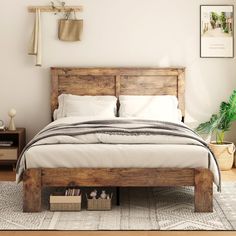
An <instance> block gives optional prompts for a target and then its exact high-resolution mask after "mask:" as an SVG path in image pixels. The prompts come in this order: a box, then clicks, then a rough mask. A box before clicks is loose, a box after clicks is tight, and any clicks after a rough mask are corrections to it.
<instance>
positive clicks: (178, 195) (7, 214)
mask: <svg viewBox="0 0 236 236" xmlns="http://www.w3.org/2000/svg"><path fill="white" fill-rule="evenodd" d="M82 190H83V189H82ZM112 190H113V191H114V190H115V189H111V191H112ZM53 191H55V189H46V190H44V192H43V211H42V212H40V213H23V212H22V196H23V190H22V184H19V185H17V184H15V183H13V182H0V229H1V230H4V229H6V230H15V229H19V230H22V229H27V230H29V229H32V230H35V229H36V230H37V229H38V230H40V229H46V230H50V229H51V230H234V229H236V183H229V182H228V183H227V182H226V183H223V187H222V193H217V192H216V191H214V212H213V213H195V212H194V208H193V200H194V195H193V188H186V187H178V188H121V191H120V196H121V197H120V201H121V204H120V206H116V205H115V198H114V199H113V200H114V203H113V208H112V210H111V211H94V212H93V211H87V210H86V205H85V197H84V198H83V200H84V202H83V206H82V211H80V212H50V211H49V210H48V209H49V205H48V201H49V195H50V193H51V192H53ZM84 191H86V189H85V190H84Z"/></svg>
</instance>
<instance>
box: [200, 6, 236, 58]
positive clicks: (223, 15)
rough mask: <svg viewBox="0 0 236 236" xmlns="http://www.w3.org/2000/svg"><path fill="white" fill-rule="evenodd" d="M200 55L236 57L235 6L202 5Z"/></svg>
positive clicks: (203, 56) (205, 56)
mask: <svg viewBox="0 0 236 236" xmlns="http://www.w3.org/2000/svg"><path fill="white" fill-rule="evenodd" d="M200 25H201V26H200V28H201V29H200V34H201V36H200V57H201V58H233V57H234V6H233V5H201V6H200Z"/></svg>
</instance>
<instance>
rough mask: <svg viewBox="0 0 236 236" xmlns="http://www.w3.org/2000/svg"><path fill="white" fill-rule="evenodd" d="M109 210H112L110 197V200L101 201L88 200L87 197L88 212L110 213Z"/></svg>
mask: <svg viewBox="0 0 236 236" xmlns="http://www.w3.org/2000/svg"><path fill="white" fill-rule="evenodd" d="M86 197H87V195H86ZM111 209H112V195H111V198H110V199H101V198H99V199H89V198H88V197H87V210H88V211H110V210H111Z"/></svg>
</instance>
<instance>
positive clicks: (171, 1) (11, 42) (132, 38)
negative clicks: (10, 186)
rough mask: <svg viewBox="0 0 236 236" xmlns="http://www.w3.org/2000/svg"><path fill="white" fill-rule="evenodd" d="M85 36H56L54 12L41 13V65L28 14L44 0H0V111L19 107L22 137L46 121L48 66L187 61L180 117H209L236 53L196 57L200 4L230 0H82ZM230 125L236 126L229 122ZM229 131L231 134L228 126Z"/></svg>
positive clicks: (226, 90) (225, 92)
mask: <svg viewBox="0 0 236 236" xmlns="http://www.w3.org/2000/svg"><path fill="white" fill-rule="evenodd" d="M66 2H67V4H72V5H73V4H74V5H83V6H84V12H83V13H82V14H80V16H81V17H83V19H84V34H83V41H82V42H79V43H64V42H60V41H59V40H57V18H58V17H57V16H54V15H53V14H50V13H45V14H43V17H42V18H43V19H42V21H43V67H42V68H38V67H34V61H35V59H34V58H33V57H32V56H28V55H27V47H28V41H29V37H30V35H31V31H32V26H33V14H29V13H28V12H27V11H26V7H27V6H28V5H44V4H48V3H49V1H47V0H40V1H39V0H20V1H19V0H1V7H0V67H1V75H0V82H1V83H0V119H3V120H5V121H6V122H8V116H7V111H8V110H9V109H10V108H12V107H14V108H16V110H17V117H16V124H17V126H23V127H26V128H27V137H28V139H29V138H31V137H32V136H33V135H34V134H35V133H36V132H37V131H39V130H40V129H41V128H42V127H44V126H45V125H46V124H47V123H49V122H50V73H49V67H51V66H131V67H132V66H154V67H155V66H185V67H186V68H187V74H186V112H187V115H186V121H187V123H190V124H191V125H193V124H195V123H196V122H200V121H204V120H206V119H208V118H209V116H210V115H211V113H212V112H215V111H216V110H217V109H218V106H219V103H220V102H221V100H223V99H226V98H227V97H228V96H229V95H230V93H231V91H232V90H233V88H236V59H201V58H199V50H200V49H199V47H200V46H199V5H200V4H217V3H219V4H222V3H225V4H233V3H234V2H235V1H234V0H228V1H227V0H224V1H218V0H217V1H216V0H215V1H213V0H204V1H203V0H202V1H199V0H99V1H98V0H80V1H72V0H71V1H69V0H68V1H66ZM235 129H236V126H235V128H234V130H235ZM228 139H231V140H233V141H236V132H235V134H234V131H233V130H232V131H231V133H230V134H229V137H228Z"/></svg>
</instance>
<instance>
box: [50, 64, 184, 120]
mask: <svg viewBox="0 0 236 236" xmlns="http://www.w3.org/2000/svg"><path fill="white" fill-rule="evenodd" d="M51 78H52V81H51V82H52V85H51V111H52V112H53V111H54V110H55V109H56V108H57V107H58V99H57V97H58V96H59V95H60V94H62V93H70V94H75V95H93V96H95V95H114V96H119V95H175V96H177V98H178V100H179V109H181V111H182V114H183V116H184V114H185V92H184V90H185V87H184V79H185V69H184V68H72V67H65V68H62V67H57V68H55V67H53V68H51Z"/></svg>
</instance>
